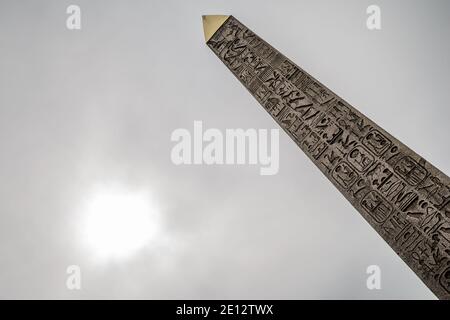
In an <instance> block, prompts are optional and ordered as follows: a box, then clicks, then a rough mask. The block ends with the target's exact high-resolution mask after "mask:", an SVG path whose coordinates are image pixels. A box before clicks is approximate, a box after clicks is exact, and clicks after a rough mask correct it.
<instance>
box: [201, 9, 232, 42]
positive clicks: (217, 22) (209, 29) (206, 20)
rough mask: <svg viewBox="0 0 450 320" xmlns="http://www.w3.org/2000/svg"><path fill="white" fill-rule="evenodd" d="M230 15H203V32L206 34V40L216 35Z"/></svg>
mask: <svg viewBox="0 0 450 320" xmlns="http://www.w3.org/2000/svg"><path fill="white" fill-rule="evenodd" d="M228 17H229V16H225V15H206V16H202V20H203V32H204V34H205V42H208V40H209V39H211V37H212V36H213V35H214V33H215V32H216V31H217V30H218V29H219V28H220V26H221V25H222V24H223V23H224V22H225V21H226V20H227V19H228Z"/></svg>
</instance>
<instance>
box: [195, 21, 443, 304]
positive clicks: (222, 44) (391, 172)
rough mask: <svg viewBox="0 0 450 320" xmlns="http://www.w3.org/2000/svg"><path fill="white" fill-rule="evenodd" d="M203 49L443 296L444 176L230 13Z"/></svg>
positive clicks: (211, 24) (212, 27) (208, 30)
mask: <svg viewBox="0 0 450 320" xmlns="http://www.w3.org/2000/svg"><path fill="white" fill-rule="evenodd" d="M203 26H204V31H205V38H206V42H207V45H208V47H209V48H210V49H211V50H212V51H213V52H214V53H215V54H216V55H217V56H218V57H219V59H220V60H222V62H223V63H224V64H225V65H226V66H227V67H228V69H229V70H230V71H231V72H232V73H233V74H234V75H235V76H236V77H237V78H238V79H239V81H240V82H241V83H242V84H243V85H244V86H245V87H246V88H247V89H248V91H250V93H251V94H252V95H253V96H254V97H255V99H256V100H257V101H258V102H259V103H260V104H261V105H262V106H263V108H264V109H265V110H266V111H267V112H268V113H269V114H270V115H271V116H272V117H273V119H274V120H275V121H276V122H277V123H278V124H279V125H280V126H281V127H282V128H283V129H284V131H285V132H286V133H287V134H288V135H289V136H290V137H291V138H292V140H294V141H295V143H296V144H297V145H298V146H299V147H300V149H302V150H303V151H304V152H305V153H306V155H307V156H308V157H309V158H310V159H311V160H312V161H313V162H314V163H315V164H316V166H317V167H318V168H319V169H320V170H321V171H322V172H323V174H325V176H327V178H328V179H329V180H330V181H331V182H332V183H333V184H334V185H335V187H336V188H337V189H338V190H339V191H340V192H341V193H342V194H343V195H344V196H345V198H347V200H348V201H350V203H351V204H352V205H353V206H354V207H355V208H356V210H358V212H359V213H360V214H361V215H362V216H363V217H364V218H365V219H366V220H367V221H368V222H369V223H370V225H372V227H373V228H374V229H375V230H376V231H377V232H378V233H379V234H380V235H381V236H382V237H383V239H384V240H385V241H386V242H387V243H389V245H390V246H391V247H392V248H393V249H394V250H395V252H397V254H398V255H399V256H400V257H401V258H402V259H403V260H404V261H405V262H406V263H407V264H408V265H409V267H410V268H411V269H412V270H414V272H415V273H416V274H417V275H418V276H419V277H420V278H421V279H422V281H423V282H424V283H425V284H426V285H427V286H428V287H429V288H430V289H431V290H432V291H433V292H434V293H435V294H436V295H437V296H438V297H439V298H441V299H449V298H450V179H449V178H448V177H447V176H446V175H445V174H444V173H442V172H441V171H439V170H438V169H436V168H435V167H434V166H432V165H431V164H430V163H428V162H427V161H426V160H425V159H423V158H422V157H420V156H419V155H418V154H416V153H415V152H414V151H412V150H411V149H409V148H408V147H407V146H405V145H404V144H402V143H401V142H400V141H398V140H397V139H395V138H394V137H393V136H391V135H390V134H389V133H387V132H386V131H384V130H383V129H382V128H380V127H379V126H378V125H377V124H375V123H374V122H372V121H371V120H369V119H368V118H367V117H366V116H364V115H363V114H361V113H360V112H359V111H358V110H356V109H355V108H354V107H352V106H351V105H349V104H348V103H347V102H346V101H344V100H343V99H342V98H340V97H338V96H337V95H336V94H335V93H333V92H332V91H331V90H329V89H328V88H327V87H325V86H324V85H323V84H322V83H320V82H319V81H317V80H316V79H314V78H313V77H312V76H311V75H309V74H308V73H307V72H305V71H304V70H303V69H301V68H300V67H298V66H297V65H296V64H294V63H293V62H292V61H290V60H289V59H288V58H286V57H285V56H284V55H282V54H281V53H280V52H278V51H277V50H275V49H274V48H273V47H272V46H270V45H269V44H268V43H267V42H265V41H264V40H262V39H261V38H260V37H258V36H257V35H256V34H254V33H253V32H252V31H251V30H249V29H248V28H247V27H245V26H244V25H243V24H242V23H240V22H239V21H238V20H237V19H235V18H234V17H232V16H203Z"/></svg>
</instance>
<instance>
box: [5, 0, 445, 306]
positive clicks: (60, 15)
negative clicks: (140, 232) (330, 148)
mask: <svg viewBox="0 0 450 320" xmlns="http://www.w3.org/2000/svg"><path fill="white" fill-rule="evenodd" d="M374 3H375V4H378V5H379V6H380V7H381V18H382V29H381V30H379V31H369V30H368V29H367V28H366V17H367V15H366V8H367V6H368V5H370V4H374ZM70 4H76V5H79V6H80V8H81V16H82V28H81V30H73V31H70V30H68V29H67V28H66V19H67V17H68V15H67V14H66V8H67V7H68V6H69V5H70ZM202 14H232V15H234V16H235V17H236V18H237V19H239V20H240V21H241V22H242V23H244V24H245V25H247V26H248V27H249V28H251V29H252V30H253V31H255V32H256V33H257V34H258V35H260V36H261V37H262V38H264V39H265V40H266V41H267V42H269V43H270V44H272V45H273V46H274V47H275V48H277V49H278V50H280V51H281V52H282V53H284V54H285V55H286V56H288V57H289V58H291V59H292V60H293V61H295V62H296V63H297V64H298V65H300V66H301V67H303V68H304V69H305V70H307V71H308V72H309V73H311V74H312V75H314V76H315V77H316V78H317V79H319V80H320V81H321V82H322V83H324V84H325V85H327V86H328V87H329V88H330V89H332V90H333V91H334V92H336V93H337V94H338V95H340V96H342V97H343V98H344V99H346V100H347V101H348V102H349V103H351V104H352V105H354V106H355V107H356V108H358V109H359V110H360V111H361V112H363V113H364V114H366V115H367V116H368V117H369V118H371V119H372V120H374V121H375V122H376V123H378V124H379V125H380V126H382V127H383V128H384V129H386V130H387V131H388V132H390V133H391V134H392V135H394V136H395V137H397V138H398V139H400V140H401V141H402V142H403V143H405V144H406V145H408V146H409V147H411V148H412V149H413V150H415V151H416V152H417V153H419V154H420V155H422V156H423V157H424V158H425V159H427V160H428V161H429V162H431V163H432V164H433V165H435V166H436V167H438V168H439V169H440V170H442V171H443V172H444V173H447V174H449V173H450V161H449V158H450V147H449V143H448V137H449V134H450V126H449V125H448V123H449V116H450V111H449V108H448V101H450V75H449V71H450V58H449V57H450V42H449V41H448V38H449V31H450V2H448V1H444V0H442V1H432V2H430V1H425V0H423V1H406V0H405V1H398V0H396V1H381V0H378V1H376V2H373V1H360V0H359V1H357V0H353V1H349V0H348V1H339V2H338V1H332V0H329V1H322V0H321V1H275V0H270V1H258V0H247V1H242V0H226V1H225V0H223V1H218V0H217V1H210V0H202V1H197V0H194V1H183V0H178V1H175V0H167V1H143V0H142V1H106V0H102V1H100V0H97V1H88V0H77V1H74V0H73V1H65V0H64V1H50V0H45V1H31V0H30V1H12V0H10V1H6V0H1V1H0V135H1V139H0V150H1V156H0V181H1V183H0V297H1V298H69V299H70V298H139V299H141V298H145V299H147V298H149V299H151V298H158V299H164V298H189V299H197V298H204V299H215V298H225V299H227V298H234V299H239V298H252V299H264V298H272V299H300V298H306V299H315V298H325V299H334V298H336V299H341V298H342V299H353V298H362V299H380V298H385V299H392V298H399V299H410V298H418V299H434V295H433V294H432V293H431V292H430V291H429V290H428V289H427V288H426V286H425V285H424V284H423V283H422V282H421V281H420V280H419V278H417V277H416V275H415V274H414V273H413V272H412V271H411V270H410V269H409V268H408V267H407V265H406V264H405V263H404V262H403V261H402V260H401V259H400V258H399V257H397V255H396V254H395V253H394V251H393V250H391V249H390V247H389V246H388V245H387V244H386V243H384V241H383V240H382V239H381V237H380V236H378V235H377V233H376V232H375V231H374V230H373V229H372V228H371V227H370V226H369V224H368V223H367V222H366V221H365V220H364V219H363V218H362V217H361V216H360V215H359V213H358V212H357V211H356V210H355V209H354V208H353V207H352V206H351V205H350V204H349V203H348V202H347V201H346V200H345V199H344V197H343V196H342V195H341V194H340V193H339V192H338V191H337V190H336V189H335V188H334V187H333V186H332V185H331V183H330V182H329V181H328V180H327V179H326V178H325V177H324V176H323V175H322V174H321V173H320V172H319V170H318V169H317V168H316V167H315V166H314V165H313V164H312V163H311V162H310V161H309V160H308V158H307V157H306V156H305V155H304V154H303V153H302V151H301V150H300V149H299V148H298V147H297V146H296V145H295V144H294V143H293V142H292V141H291V140H290V138H289V137H288V136H287V135H285V134H284V133H282V132H280V170H279V173H278V174H276V175H273V176H261V175H260V174H259V168H258V167H257V166H250V165H245V166H225V165H224V166H218V165H217V166H175V165H174V164H173V163H172V162H171V160H170V152H171V149H172V147H173V145H174V143H173V142H171V141H170V135H171V133H172V132H173V130H175V129H177V128H187V129H189V130H191V131H192V128H193V121H194V120H202V121H203V125H204V127H206V128H210V127H211V128H219V129H221V130H224V129H226V128H257V129H259V128H265V129H271V128H277V126H276V124H275V122H274V121H273V120H272V119H271V118H270V116H269V115H268V114H267V113H266V112H265V111H264V110H263V109H262V108H261V107H260V106H259V105H258V103H257V102H256V101H255V100H254V99H253V98H252V97H251V96H250V95H249V93H248V92H247V90H245V88H243V87H242V85H241V84H240V83H239V81H237V80H236V79H235V78H234V76H233V75H232V74H231V73H230V72H229V71H228V70H227V68H226V67H225V66H224V65H223V64H222V63H221V62H220V61H219V60H218V59H217V58H216V56H215V55H214V54H213V53H212V52H211V50H210V49H209V48H207V47H206V45H205V44H204V38H203V30H202V20H201V15H202ZM110 186H118V188H120V189H122V190H127V192H146V193H147V194H148V195H149V197H151V199H152V202H153V203H154V208H156V210H157V212H158V215H159V220H158V224H159V226H158V228H159V230H160V231H159V235H158V237H156V238H154V239H153V240H152V241H150V242H149V243H148V245H146V246H145V247H144V248H141V250H139V251H138V252H136V253H135V254H133V255H132V256H129V257H127V258H126V259H115V260H108V261H104V260H100V259H98V258H96V257H95V255H92V253H91V252H90V251H89V250H88V249H87V248H86V247H85V246H84V245H82V243H83V239H81V238H80V234H79V230H80V226H81V221H82V219H83V209H82V207H83V203H84V201H85V200H86V199H89V198H91V197H92V196H93V193H95V192H96V191H95V190H97V189H98V188H109V187H110ZM372 264H376V265H379V266H380V268H381V271H382V289H381V290H372V291H371V290H368V289H367V287H366V278H367V274H366V268H367V266H369V265H372ZM69 265H78V266H80V268H81V272H82V289H81V290H78V291H76V290H75V291H71V290H68V289H67V288H66V279H67V276H68V275H67V274H66V268H67V266H69Z"/></svg>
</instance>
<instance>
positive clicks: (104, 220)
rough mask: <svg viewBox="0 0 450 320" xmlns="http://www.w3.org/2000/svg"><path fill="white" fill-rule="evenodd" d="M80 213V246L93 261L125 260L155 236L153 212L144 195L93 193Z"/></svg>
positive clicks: (155, 216) (153, 209) (117, 192)
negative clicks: (87, 251) (81, 219)
mask: <svg viewBox="0 0 450 320" xmlns="http://www.w3.org/2000/svg"><path fill="white" fill-rule="evenodd" d="M83 211H84V223H83V225H82V237H83V242H84V243H85V244H86V245H87V247H88V248H89V249H90V250H91V251H92V252H93V253H94V254H95V255H96V256H97V257H102V258H124V257H127V256H129V255H131V254H133V253H136V251H138V250H139V249H142V248H143V247H145V246H146V245H148V244H149V242H151V241H152V240H153V239H154V238H155V237H156V234H157V232H158V226H159V224H158V221H157V210H156V208H155V207H154V206H152V204H151V202H150V200H149V198H148V196H147V194H145V193H129V192H123V191H117V190H115V191H111V190H108V191H99V192H95V193H94V194H93V195H92V197H91V198H89V199H88V201H87V202H86V206H85V209H84V210H83Z"/></svg>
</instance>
